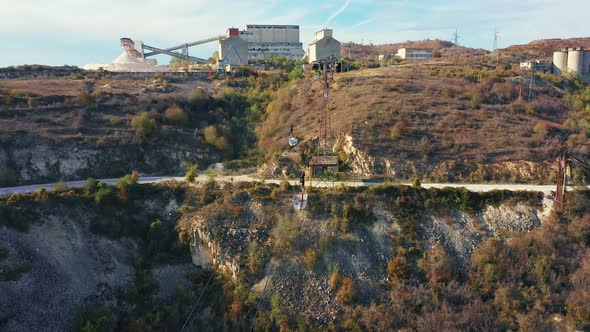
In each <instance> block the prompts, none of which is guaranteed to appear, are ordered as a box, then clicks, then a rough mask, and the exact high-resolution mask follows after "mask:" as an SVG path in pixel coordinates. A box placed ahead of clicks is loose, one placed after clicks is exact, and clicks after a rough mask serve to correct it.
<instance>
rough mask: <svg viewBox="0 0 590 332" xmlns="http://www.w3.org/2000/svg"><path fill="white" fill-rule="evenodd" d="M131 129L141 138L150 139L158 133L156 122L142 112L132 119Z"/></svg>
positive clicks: (146, 113)
mask: <svg viewBox="0 0 590 332" xmlns="http://www.w3.org/2000/svg"><path fill="white" fill-rule="evenodd" d="M131 127H132V128H133V129H135V133H136V134H138V135H139V136H141V137H149V136H151V135H152V134H153V133H154V132H155V131H156V120H155V119H152V118H151V117H150V115H149V113H148V112H141V113H140V114H139V115H136V116H133V117H132V118H131Z"/></svg>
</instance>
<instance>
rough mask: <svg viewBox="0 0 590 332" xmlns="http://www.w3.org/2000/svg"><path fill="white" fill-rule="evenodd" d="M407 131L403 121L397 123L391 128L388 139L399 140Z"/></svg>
mask: <svg viewBox="0 0 590 332" xmlns="http://www.w3.org/2000/svg"><path fill="white" fill-rule="evenodd" d="M407 131H408V126H407V125H406V123H405V122H403V121H398V122H397V123H396V124H395V125H394V126H393V128H391V131H390V133H389V137H390V138H391V139H392V140H395V141H397V140H399V139H400V138H401V137H402V136H403V135H404V134H406V133H407Z"/></svg>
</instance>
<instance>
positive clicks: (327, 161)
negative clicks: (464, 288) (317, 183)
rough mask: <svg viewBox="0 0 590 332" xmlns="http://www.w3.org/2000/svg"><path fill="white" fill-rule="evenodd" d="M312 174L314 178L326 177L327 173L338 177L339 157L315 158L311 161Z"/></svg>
mask: <svg viewBox="0 0 590 332" xmlns="http://www.w3.org/2000/svg"><path fill="white" fill-rule="evenodd" d="M309 170H310V174H311V176H312V177H314V178H321V177H324V175H325V174H326V172H328V173H330V174H332V175H336V173H338V157H337V156H315V157H312V158H311V160H310V161H309Z"/></svg>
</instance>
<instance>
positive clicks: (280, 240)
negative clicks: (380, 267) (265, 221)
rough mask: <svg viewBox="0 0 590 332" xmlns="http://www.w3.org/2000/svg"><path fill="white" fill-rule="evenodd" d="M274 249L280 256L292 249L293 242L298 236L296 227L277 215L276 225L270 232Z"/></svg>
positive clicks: (285, 216)
mask: <svg viewBox="0 0 590 332" xmlns="http://www.w3.org/2000/svg"><path fill="white" fill-rule="evenodd" d="M271 236H272V239H273V245H274V249H275V250H276V252H277V253H278V254H282V253H284V252H286V251H287V250H289V249H291V248H293V246H294V245H295V240H296V239H297V237H298V236H299V230H298V229H297V225H296V224H295V223H294V222H293V221H292V220H291V219H290V218H289V217H288V216H287V215H279V216H278V217H277V223H276V224H275V226H274V227H273V229H272V231H271Z"/></svg>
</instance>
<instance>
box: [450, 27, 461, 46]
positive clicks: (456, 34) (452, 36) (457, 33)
mask: <svg viewBox="0 0 590 332" xmlns="http://www.w3.org/2000/svg"><path fill="white" fill-rule="evenodd" d="M451 38H452V41H453V43H454V44H455V46H459V31H458V30H457V29H455V33H454V34H452V35H451Z"/></svg>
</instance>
